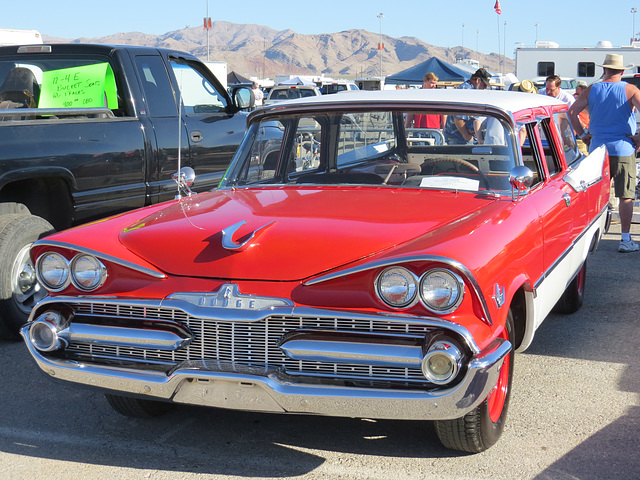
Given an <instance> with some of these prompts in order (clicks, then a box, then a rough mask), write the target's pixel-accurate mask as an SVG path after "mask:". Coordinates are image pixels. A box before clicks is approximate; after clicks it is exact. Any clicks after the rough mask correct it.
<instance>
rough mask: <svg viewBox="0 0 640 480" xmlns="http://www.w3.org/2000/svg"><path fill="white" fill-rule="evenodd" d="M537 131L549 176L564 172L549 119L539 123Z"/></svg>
mask: <svg viewBox="0 0 640 480" xmlns="http://www.w3.org/2000/svg"><path fill="white" fill-rule="evenodd" d="M537 129H538V135H539V136H540V140H541V142H542V149H543V155H544V161H545V163H546V164H547V169H548V170H549V176H551V177H553V176H554V175H555V174H557V173H558V172H560V171H561V170H562V166H561V165H560V160H559V159H558V156H557V154H556V149H555V145H554V143H553V138H552V137H551V132H550V131H549V119H548V118H546V119H544V120H542V121H541V122H539V123H538V126H537Z"/></svg>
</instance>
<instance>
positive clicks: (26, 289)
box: [0, 214, 54, 338]
mask: <svg viewBox="0 0 640 480" xmlns="http://www.w3.org/2000/svg"><path fill="white" fill-rule="evenodd" d="M53 232H54V229H53V227H52V226H51V224H50V223H49V222H47V221H46V220H45V219H43V218H40V217H36V216H35V215H24V214H9V215H2V216H0V336H1V337H4V338H17V337H18V330H19V329H20V327H21V326H22V325H24V324H25V323H26V322H27V319H28V317H29V313H30V312H31V308H32V307H33V306H34V305H35V304H36V303H37V302H38V301H39V300H40V299H41V298H43V297H44V296H45V295H46V291H45V290H44V289H43V288H42V287H41V285H40V284H39V283H38V281H37V279H36V274H35V268H34V265H33V262H32V261H31V257H30V256H29V249H30V248H31V244H32V243H33V242H35V241H36V240H38V239H40V238H42V237H44V236H45V235H48V234H50V233H53Z"/></svg>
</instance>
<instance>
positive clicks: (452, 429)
mask: <svg viewBox="0 0 640 480" xmlns="http://www.w3.org/2000/svg"><path fill="white" fill-rule="evenodd" d="M513 331H514V328H513V315H512V313H511V310H509V313H508V314H507V321H506V322H505V328H504V330H503V331H502V333H501V334H500V337H502V338H503V339H504V340H508V341H509V342H511V345H514V339H513V337H514V334H513ZM512 379H513V350H511V352H509V354H508V355H507V356H506V357H505V358H504V360H503V362H502V367H500V374H499V376H498V382H497V383H496V386H495V387H494V389H493V390H492V391H491V393H490V394H489V396H488V397H487V398H486V399H485V400H484V402H482V403H481V404H480V405H478V406H477V407H476V408H474V409H473V410H472V411H470V412H469V413H467V414H466V415H465V416H464V417H461V418H454V419H453V420H437V421H436V422H435V426H436V433H437V435H438V438H439V439H440V441H441V442H442V444H443V445H444V446H445V447H447V448H451V449H454V450H460V451H463V452H470V453H478V452H483V451H485V450H486V449H488V448H489V447H491V446H492V445H493V444H494V443H496V442H497V441H498V439H499V438H500V436H501V435H502V431H503V429H504V424H505V421H506V419H507V409H508V407H509V398H510V396H511V382H512Z"/></svg>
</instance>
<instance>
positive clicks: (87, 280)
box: [70, 254, 107, 292]
mask: <svg viewBox="0 0 640 480" xmlns="http://www.w3.org/2000/svg"><path fill="white" fill-rule="evenodd" d="M70 268H71V281H72V282H73V285H74V286H75V287H77V288H78V289H79V290H84V291H85V292H88V291H91V290H95V289H96V288H98V287H101V286H102V285H103V284H104V282H105V280H106V279H107V268H106V267H105V266H104V265H103V263H102V262H101V261H100V260H98V259H97V258H96V257H94V256H92V255H85V254H81V255H76V256H75V257H73V260H71V264H70Z"/></svg>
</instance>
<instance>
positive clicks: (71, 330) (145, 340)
mask: <svg viewBox="0 0 640 480" xmlns="http://www.w3.org/2000/svg"><path fill="white" fill-rule="evenodd" d="M58 336H59V337H60V338H62V339H63V340H65V341H66V342H67V343H73V342H86V343H91V344H94V345H109V346H119V347H132V348H146V349H154V350H177V349H179V348H181V347H184V346H186V345H187V344H188V343H189V342H191V339H192V337H191V336H184V337H181V336H179V335H177V334H176V333H173V332H169V331H167V330H162V329H157V328H144V329H143V328H130V327H117V326H112V325H91V324H88V323H76V322H72V323H71V324H70V325H69V326H68V327H67V328H65V329H64V330H61V331H60V332H58Z"/></svg>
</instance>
